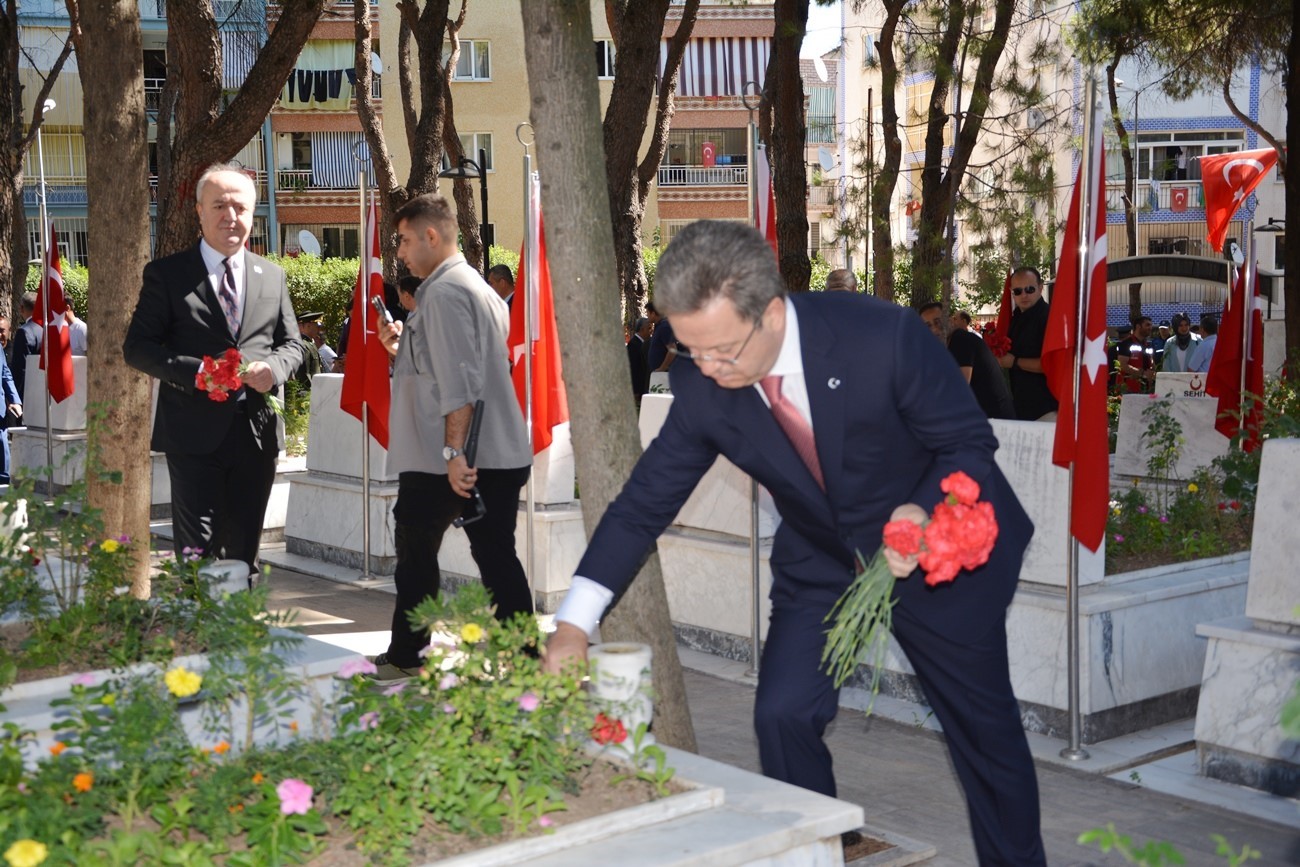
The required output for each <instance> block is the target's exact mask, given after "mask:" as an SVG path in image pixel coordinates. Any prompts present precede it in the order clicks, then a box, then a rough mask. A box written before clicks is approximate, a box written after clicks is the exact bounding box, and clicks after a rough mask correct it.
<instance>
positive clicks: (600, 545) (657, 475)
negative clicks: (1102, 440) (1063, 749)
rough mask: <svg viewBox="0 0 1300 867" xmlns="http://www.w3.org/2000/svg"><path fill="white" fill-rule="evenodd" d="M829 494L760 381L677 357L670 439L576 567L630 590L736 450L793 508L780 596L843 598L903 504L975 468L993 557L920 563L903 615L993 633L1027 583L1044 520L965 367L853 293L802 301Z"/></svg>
mask: <svg viewBox="0 0 1300 867" xmlns="http://www.w3.org/2000/svg"><path fill="white" fill-rule="evenodd" d="M792 302H793V304H794V305H795V310H796V312H797V314H798V324H799V333H800V341H801V346H802V353H803V363H804V378H805V380H806V382H807V387H808V398H809V403H810V406H811V411H812V421H813V429H814V432H815V435H816V441H817V452H818V457H819V459H820V462H821V467H822V472H823V475H824V476H825V479H826V491H825V492H823V491H822V490H821V489H820V488H819V487H818V485H817V483H816V482H815V481H814V480H813V478H812V475H811V473H809V471H808V469H807V468H806V467H805V466H804V464H803V462H802V460H801V459H800V458H799V456H798V454H797V453H796V452H795V450H794V447H793V446H792V445H791V444H790V442H789V440H788V439H787V438H786V437H785V435H784V434H783V433H782V431H781V429H780V428H779V427H778V425H777V423H776V419H775V417H774V416H773V415H772V412H771V410H770V409H768V408H767V406H766V404H764V402H763V400H762V398H761V397H760V395H759V394H758V392H757V391H756V389H754V388H742V389H726V388H721V387H720V386H718V385H716V384H715V383H714V382H713V381H712V380H710V379H708V378H707V377H705V376H703V375H702V374H701V373H700V372H699V369H698V368H697V367H696V365H694V364H677V365H673V368H672V373H671V381H672V387H673V398H674V399H673V405H672V408H671V410H670V411H669V414H668V418H667V419H666V420H665V422H664V425H663V428H662V429H661V430H660V432H659V436H658V437H657V438H656V439H655V440H654V442H652V443H651V444H650V447H649V448H648V449H647V450H646V452H645V454H644V455H643V456H642V458H641V460H640V461H639V462H638V463H637V466H636V468H635V469H634V470H633V473H632V475H631V477H630V478H629V480H628V482H627V484H626V486H625V487H624V488H623V491H622V493H621V494H620V495H619V496H618V497H617V498H616V499H615V501H614V502H613V503H612V504H611V505H610V507H609V509H608V510H607V511H606V513H605V515H604V516H603V518H602V519H601V522H600V525H599V527H598V528H597V530H596V533H595V534H594V535H593V537H592V540H591V543H590V545H589V546H588V547H587V551H586V554H585V556H584V557H583V559H582V562H581V563H580V564H579V566H578V569H577V574H579V575H582V576H584V577H586V578H589V579H591V580H593V581H596V582H598V583H600V584H603V585H604V586H606V587H608V588H609V589H611V590H613V591H614V592H615V593H616V594H617V593H619V592H621V591H622V590H623V588H625V587H626V585H627V584H628V583H629V582H630V581H631V580H632V578H633V576H634V575H635V573H636V572H637V570H638V569H639V567H640V564H641V562H642V561H643V560H644V558H645V556H646V554H647V552H648V551H649V549H650V546H651V545H652V544H653V543H654V541H655V539H656V538H658V536H659V534H660V533H662V532H663V530H664V529H665V528H666V527H667V526H668V525H669V523H671V521H672V520H673V518H674V516H675V515H676V514H677V512H678V510H679V509H680V508H681V506H682V504H683V503H684V502H685V501H686V498H687V497H688V496H689V495H690V493H691V491H692V490H693V489H694V488H695V485H696V483H697V482H698V481H699V479H700V477H701V476H702V475H703V474H704V473H705V472H706V471H707V470H708V469H709V467H710V466H712V464H713V462H714V459H715V458H716V457H717V456H718V455H719V454H721V455H725V456H726V457H727V458H728V459H730V460H731V461H732V462H733V463H734V464H736V465H737V466H738V467H740V468H741V469H742V470H744V471H745V472H747V473H749V474H750V475H751V476H753V477H754V478H755V479H756V480H758V482H759V483H760V484H762V485H764V486H765V487H766V488H767V489H768V491H770V492H771V494H772V498H773V501H774V503H775V505H776V507H777V509H778V511H779V512H780V514H781V519H782V520H781V525H780V527H779V529H778V530H777V532H776V538H775V539H774V541H773V546H772V555H771V566H772V573H773V579H774V580H773V587H772V598H773V600H774V601H775V602H779V603H793V604H809V605H815V606H825V607H829V606H830V605H831V604H833V603H834V601H835V600H836V599H837V598H838V597H839V596H840V594H842V593H843V591H844V590H845V589H846V588H847V586H848V585H849V583H850V582H851V581H852V578H853V575H854V558H855V554H858V553H860V554H861V555H862V557H863V558H864V559H868V560H869V559H870V558H871V556H872V555H873V554H874V553H875V551H876V550H877V549H878V548H879V547H880V544H881V532H882V529H883V527H884V525H885V523H886V522H887V521H888V520H889V517H890V514H891V513H892V512H893V510H894V508H895V507H897V506H899V505H900V504H903V503H916V504H917V505H919V506H921V507H922V508H924V509H925V510H926V511H927V512H928V511H931V510H933V508H934V506H935V505H936V504H937V503H938V502H939V501H940V500H941V499H942V497H943V494H942V492H941V491H940V489H939V483H940V481H941V480H942V479H943V478H944V477H945V476H947V475H948V474H950V473H952V472H954V471H956V470H963V471H965V472H966V473H967V474H968V475H970V476H971V477H972V478H973V479H975V481H977V482H978V483H979V484H980V488H981V499H985V500H988V501H990V502H991V503H992V504H993V507H994V510H995V513H996V515H997V520H998V524H999V536H998V542H997V545H996V546H995V548H994V551H993V554H992V556H991V557H990V559H989V562H988V563H987V564H986V565H985V566H983V567H981V568H979V569H976V570H974V571H972V572H963V573H961V574H959V575H958V577H957V580H956V581H955V582H953V583H951V584H945V585H941V586H939V587H935V588H929V587H926V585H925V583H924V580H923V578H922V576H921V573H920V572H919V571H918V572H917V573H914V574H913V575H912V576H911V577H910V578H908V579H906V580H903V581H899V582H897V584H896V590H895V594H896V597H897V598H898V601H899V606H900V611H906V612H907V613H908V614H909V615H911V616H915V617H918V618H921V619H922V620H924V621H925V622H926V623H927V624H929V625H930V626H931V627H932V628H935V629H938V630H940V631H942V632H944V633H945V634H947V635H951V636H952V637H953V638H954V639H956V640H963V639H973V638H975V637H978V636H979V635H980V634H982V633H983V632H984V631H985V630H986V629H987V628H988V624H989V623H990V622H991V621H990V620H989V618H990V617H1002V616H1004V614H1005V610H1006V607H1007V605H1008V604H1010V601H1011V597H1012V595H1013V593H1014V591H1015V585H1016V581H1017V579H1018V577H1019V573H1020V561H1021V558H1022V556H1023V554H1024V549H1025V547H1026V546H1027V545H1028V544H1029V538H1030V536H1031V535H1032V533H1033V525H1032V523H1031V522H1030V521H1029V518H1028V516H1027V515H1026V514H1025V512H1024V510H1023V509H1022V508H1021V506H1020V503H1019V501H1018V500H1017V499H1016V496H1015V494H1014V493H1013V492H1012V490H1011V487H1010V485H1009V484H1008V483H1007V480H1006V479H1005V478H1004V477H1003V475H1002V472H1001V471H1000V470H999V469H998V467H997V465H996V463H994V452H995V451H996V450H997V446H998V443H997V439H996V437H995V436H994V435H993V431H992V428H991V427H990V425H989V422H988V419H987V418H986V417H985V415H984V413H983V411H981V410H980V408H979V405H978V404H977V403H976V401H975V398H974V395H973V394H972V392H971V389H970V386H969V385H967V383H966V381H965V379H964V378H963V377H962V376H961V373H960V372H959V371H958V368H957V365H956V363H955V362H954V361H953V359H952V357H951V355H950V354H949V353H948V352H947V350H946V349H945V348H944V346H943V344H942V343H940V342H939V341H937V340H935V339H934V336H933V335H932V334H930V332H929V330H928V329H926V327H925V326H924V325H923V324H922V322H921V320H920V319H919V318H918V317H917V315H916V313H915V312H914V311H912V310H911V309H909V308H904V307H898V306H896V305H893V304H888V303H885V302H882V301H879V300H877V299H875V298H872V297H868V296H860V295H853V294H849V293H844V292H829V293H810V294H802V295H794V296H792Z"/></svg>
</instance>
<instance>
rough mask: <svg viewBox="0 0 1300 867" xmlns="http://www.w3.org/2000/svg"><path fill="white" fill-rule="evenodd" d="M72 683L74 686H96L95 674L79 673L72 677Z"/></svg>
mask: <svg viewBox="0 0 1300 867" xmlns="http://www.w3.org/2000/svg"><path fill="white" fill-rule="evenodd" d="M72 684H73V686H94V685H95V675H93V674H90V673H89V672H87V673H85V674H79V675H77V676H76V677H74V678H73V679H72Z"/></svg>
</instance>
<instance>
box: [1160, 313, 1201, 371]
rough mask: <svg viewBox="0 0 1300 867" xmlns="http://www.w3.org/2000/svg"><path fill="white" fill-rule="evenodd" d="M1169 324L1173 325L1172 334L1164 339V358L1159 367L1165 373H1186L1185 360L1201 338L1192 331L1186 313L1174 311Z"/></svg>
mask: <svg viewBox="0 0 1300 867" xmlns="http://www.w3.org/2000/svg"><path fill="white" fill-rule="evenodd" d="M1170 324H1171V325H1173V327H1174V336H1173V337H1170V338H1169V339H1168V340H1167V341H1165V360H1164V365H1163V366H1162V367H1161V368H1160V369H1161V370H1163V371H1164V372H1165V373H1186V372H1187V362H1188V361H1190V360H1191V357H1192V351H1193V350H1195V349H1196V344H1198V343H1200V342H1201V338H1200V336H1199V335H1196V334H1193V333H1192V320H1191V318H1189V317H1188V315H1187V314H1186V313H1175V314H1174V317H1173V321H1172V322H1171V323H1170Z"/></svg>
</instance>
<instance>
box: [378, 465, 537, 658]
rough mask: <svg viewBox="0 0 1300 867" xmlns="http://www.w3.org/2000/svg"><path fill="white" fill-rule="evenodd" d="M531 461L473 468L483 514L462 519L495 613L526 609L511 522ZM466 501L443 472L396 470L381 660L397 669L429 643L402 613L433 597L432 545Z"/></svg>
mask: <svg viewBox="0 0 1300 867" xmlns="http://www.w3.org/2000/svg"><path fill="white" fill-rule="evenodd" d="M531 469H532V468H531V467H520V468H519V469H515V470H489V469H483V468H480V469H479V471H478V490H479V496H481V497H482V498H483V506H484V507H485V509H486V514H485V515H484V516H483V517H482V518H481V519H479V520H477V521H474V522H473V523H470V524H466V525H465V535H466V536H468V537H469V546H470V554H471V555H472V556H473V558H474V562H475V563H476V564H478V571H479V575H481V576H482V580H483V586H484V587H486V588H487V589H488V592H489V593H491V594H492V600H493V602H495V603H496V617H497V619H498V620H508V619H509V618H511V617H513V616H514V615H515V614H517V613H519V612H521V611H525V612H528V613H529V614H531V613H532V611H533V600H532V595H531V593H530V592H529V590H528V578H527V576H526V575H525V574H524V567H523V564H522V563H520V562H519V557H518V555H517V554H516V553H515V523H516V520H517V518H518V515H519V491H520V489H522V488H523V486H524V484H525V483H526V482H527V481H528V473H529V472H530V471H531ZM468 504H469V500H467V499H465V498H464V497H461V496H458V495H457V494H456V492H455V491H453V490H452V489H451V485H450V484H448V483H447V477H446V476H445V475H436V474H434V473H414V472H409V473H401V474H400V475H399V476H398V477H397V504H396V505H395V506H394V507H393V520H394V523H395V524H396V527H395V530H394V535H395V540H394V541H395V542H396V546H397V570H396V571H395V573H394V574H393V581H394V583H395V584H396V585H397V605H396V607H395V608H394V610H393V636H392V639H391V640H390V642H389V645H388V661H389V662H391V663H393V664H394V665H397V666H400V667H402V668H414V667H416V666H418V665H419V664H420V651H421V650H422V649H424V646H425V645H426V644H428V643H429V639H428V636H427V635H426V634H425V633H424V632H416V631H415V630H414V629H412V628H411V622H410V613H411V611H412V610H414V609H415V607H416V606H417V605H419V604H420V603H421V602H422V601H424V600H425V599H427V598H429V597H434V598H436V597H437V595H438V590H439V588H440V586H441V584H442V573H441V572H440V571H439V570H438V551H439V549H440V548H441V547H442V537H443V535H444V534H445V533H446V532H447V528H448V527H450V526H451V522H452V521H454V520H455V519H456V518H457V517H459V516H460V514H461V512H463V511H464V510H465V507H466V506H467V505H468Z"/></svg>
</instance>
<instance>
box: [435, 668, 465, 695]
mask: <svg viewBox="0 0 1300 867" xmlns="http://www.w3.org/2000/svg"><path fill="white" fill-rule="evenodd" d="M458 683H460V678H459V677H457V676H456V675H455V673H453V672H448V673H447V674H444V675H443V676H442V680H440V681H438V689H440V690H443V691H444V692H445V691H446V690H449V689H451V688H452V687H453V686H455V685H456V684H458Z"/></svg>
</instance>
